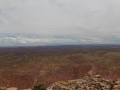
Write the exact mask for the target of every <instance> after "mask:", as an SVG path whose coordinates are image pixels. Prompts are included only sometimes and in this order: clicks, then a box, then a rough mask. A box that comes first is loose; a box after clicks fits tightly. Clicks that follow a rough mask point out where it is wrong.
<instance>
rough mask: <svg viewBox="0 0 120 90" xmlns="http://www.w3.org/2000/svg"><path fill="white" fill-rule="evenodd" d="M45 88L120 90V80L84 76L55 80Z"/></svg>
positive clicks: (60, 89) (59, 89) (58, 89)
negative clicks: (81, 77)
mask: <svg viewBox="0 0 120 90" xmlns="http://www.w3.org/2000/svg"><path fill="white" fill-rule="evenodd" d="M47 90H120V80H119V79H118V80H116V81H112V80H107V79H104V78H101V76H100V75H95V76H94V77H88V76H85V77H84V78H83V79H77V80H68V81H59V82H56V83H54V84H53V85H52V86H50V87H48V88H47Z"/></svg>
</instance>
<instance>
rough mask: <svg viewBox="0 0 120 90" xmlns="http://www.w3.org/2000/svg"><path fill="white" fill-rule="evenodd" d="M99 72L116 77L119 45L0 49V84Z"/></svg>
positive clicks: (119, 74)
mask: <svg viewBox="0 0 120 90" xmlns="http://www.w3.org/2000/svg"><path fill="white" fill-rule="evenodd" d="M95 74H100V75H101V76H102V77H104V78H106V79H113V80H116V79H118V78H120V46H119V45H74V46H70V45H68V46H67V45H66V46H46V47H42V46H39V47H10V48H0V86H1V87H18V88H30V87H32V86H33V85H34V84H42V85H43V86H44V87H48V86H50V85H51V84H52V83H54V82H56V81H64V80H72V79H79V78H82V77H83V76H85V75H88V76H91V75H95Z"/></svg>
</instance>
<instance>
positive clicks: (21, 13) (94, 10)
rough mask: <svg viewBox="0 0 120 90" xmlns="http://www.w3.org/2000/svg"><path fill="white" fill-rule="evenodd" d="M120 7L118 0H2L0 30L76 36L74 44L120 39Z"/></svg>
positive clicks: (108, 41) (114, 41) (4, 31)
mask: <svg viewBox="0 0 120 90" xmlns="http://www.w3.org/2000/svg"><path fill="white" fill-rule="evenodd" d="M119 8H120V1H119V0H114V1H113V0H104V1H103V0H0V33H1V34H2V33H28V34H29V33H34V34H39V35H43V36H51V37H54V36H63V37H65V36H66V37H72V39H73V38H74V42H72V43H71V44H73V43H75V44H77V42H78V44H81V43H94V42H95V43H120V42H119V40H120V30H119V29H120V25H119V24H120V20H119V19H120V11H119ZM44 38H45V37H44ZM51 39H53V40H55V39H54V38H51ZM64 39H65V38H64ZM69 39H71V38H69ZM1 40H3V39H1ZM8 41H9V40H8ZM8 41H7V42H8ZM17 41H18V40H17ZM17 41H15V42H17ZM28 41H29V40H28ZM56 41H57V39H56ZM51 42H53V41H52V40H51ZM61 42H62V41H61ZM27 43H28V42H27ZM49 43H50V42H49ZM54 43H56V42H55V41H54Z"/></svg>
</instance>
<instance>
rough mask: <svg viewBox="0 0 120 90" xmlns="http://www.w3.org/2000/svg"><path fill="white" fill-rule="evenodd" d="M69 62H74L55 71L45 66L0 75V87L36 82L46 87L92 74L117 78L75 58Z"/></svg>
mask: <svg viewBox="0 0 120 90" xmlns="http://www.w3.org/2000/svg"><path fill="white" fill-rule="evenodd" d="M68 59H69V60H74V62H75V63H73V64H71V65H69V66H68V65H66V66H62V65H56V66H55V67H54V68H56V67H57V68H58V69H57V70H49V69H48V68H47V66H46V65H43V66H42V67H41V68H38V69H37V70H36V72H29V73H21V72H19V73H0V86H5V87H6V86H7V87H18V88H29V87H31V86H32V85H33V83H34V82H35V80H36V82H37V83H39V84H42V85H43V86H45V87H47V86H49V85H51V84H52V83H54V82H56V81H65V80H71V79H78V78H82V77H83V76H85V75H86V74H87V75H90V76H92V74H100V75H102V76H103V77H105V78H114V79H116V78H118V77H119V76H118V75H115V74H113V73H112V72H110V71H109V70H107V69H106V68H102V67H100V66H99V65H95V64H91V63H89V62H86V61H84V60H82V59H78V58H77V57H70V58H68Z"/></svg>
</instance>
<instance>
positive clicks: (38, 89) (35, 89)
mask: <svg viewBox="0 0 120 90" xmlns="http://www.w3.org/2000/svg"><path fill="white" fill-rule="evenodd" d="M32 90H47V89H46V88H43V87H42V85H35V86H34V87H33V89H32Z"/></svg>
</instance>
